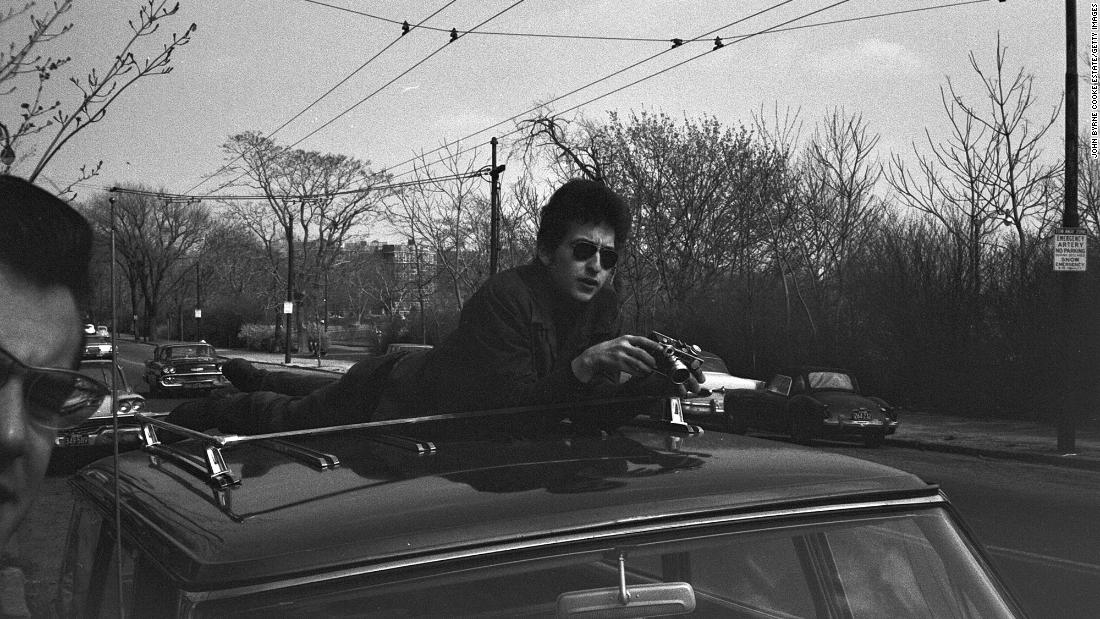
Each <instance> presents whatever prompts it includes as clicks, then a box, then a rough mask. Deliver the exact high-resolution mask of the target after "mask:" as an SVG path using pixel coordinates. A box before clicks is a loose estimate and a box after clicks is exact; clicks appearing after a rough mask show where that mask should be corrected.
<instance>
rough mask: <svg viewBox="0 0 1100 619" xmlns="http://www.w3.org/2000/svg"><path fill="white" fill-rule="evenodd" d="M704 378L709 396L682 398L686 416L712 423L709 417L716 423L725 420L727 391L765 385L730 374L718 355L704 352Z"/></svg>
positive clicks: (756, 387) (704, 384)
mask: <svg viewBox="0 0 1100 619" xmlns="http://www.w3.org/2000/svg"><path fill="white" fill-rule="evenodd" d="M700 356H701V357H702V358H703V376H704V377H705V378H706V380H705V381H704V382H703V386H704V387H706V388H707V392H708V393H707V395H705V396H701V397H695V398H682V399H681V401H682V403H683V409H684V413H685V414H689V415H699V416H700V417H699V419H700V420H702V421H704V422H706V421H711V420H710V419H707V417H713V418H714V419H713V420H714V421H717V420H719V419H724V413H725V397H726V390H727V389H759V388H760V387H761V386H762V385H763V383H762V382H760V381H758V380H754V379H751V378H741V377H739V376H733V375H732V374H730V372H729V369H728V368H727V367H726V363H725V362H724V361H722V359H721V358H719V357H718V356H717V355H715V354H713V353H709V352H706V351H704V352H703V353H702V354H701V355H700Z"/></svg>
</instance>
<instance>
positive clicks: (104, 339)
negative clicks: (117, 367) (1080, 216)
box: [80, 335, 114, 359]
mask: <svg viewBox="0 0 1100 619" xmlns="http://www.w3.org/2000/svg"><path fill="white" fill-rule="evenodd" d="M113 352H114V346H113V345H112V344H111V338H110V336H104V335H85V336H84V352H83V353H81V355H80V358H81V359H110V358H111V354H112V353H113Z"/></svg>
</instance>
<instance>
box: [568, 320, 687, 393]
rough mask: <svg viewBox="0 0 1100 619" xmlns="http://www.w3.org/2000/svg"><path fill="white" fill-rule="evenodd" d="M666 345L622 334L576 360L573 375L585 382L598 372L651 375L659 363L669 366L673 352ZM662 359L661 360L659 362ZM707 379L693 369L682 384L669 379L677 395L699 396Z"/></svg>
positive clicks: (587, 350) (638, 336)
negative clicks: (669, 358) (701, 384)
mask: <svg viewBox="0 0 1100 619" xmlns="http://www.w3.org/2000/svg"><path fill="white" fill-rule="evenodd" d="M671 354H672V353H671V352H668V350H667V349H666V347H665V346H663V345H661V344H658V343H657V342H654V341H653V340H651V339H649V338H647V337H642V336H640V335H622V336H619V337H617V338H615V339H613V340H607V341H606V342H600V343H599V344H596V345H595V346H592V347H590V348H588V349H586V350H585V351H584V352H582V353H581V354H580V355H578V356H577V357H576V358H575V359H573V374H574V375H575V376H576V377H577V380H579V381H581V382H582V383H588V382H590V381H591V380H592V378H593V377H594V376H596V375H597V374H607V375H610V376H618V375H619V374H620V373H623V372H625V373H627V374H630V375H631V376H648V375H649V374H652V373H653V372H654V371H655V370H656V369H657V368H658V367H660V366H670V365H671V363H669V362H668V360H667V358H668V357H669V356H670V355H671ZM658 359H660V362H658ZM704 380H706V378H705V376H704V375H703V370H702V369H701V368H700V369H696V370H693V371H692V372H691V375H690V376H689V377H688V379H687V380H686V381H685V382H684V383H682V384H674V383H672V382H671V381H669V385H670V386H671V387H672V388H673V391H674V395H677V396H692V395H700V394H701V392H702V391H703V389H704V388H703V387H701V386H700V383H702V382H703V381H704Z"/></svg>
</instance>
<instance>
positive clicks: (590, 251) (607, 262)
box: [569, 239, 619, 271]
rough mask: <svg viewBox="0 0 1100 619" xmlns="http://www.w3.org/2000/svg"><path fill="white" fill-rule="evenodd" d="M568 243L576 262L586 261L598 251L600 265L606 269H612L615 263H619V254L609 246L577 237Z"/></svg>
mask: <svg viewBox="0 0 1100 619" xmlns="http://www.w3.org/2000/svg"><path fill="white" fill-rule="evenodd" d="M569 245H570V246H572V247H573V259H574V260H576V261H577V262H588V260H589V259H590V258H591V257H592V256H595V255H596V252H599V254H600V265H601V266H603V268H605V269H607V270H608V271H610V270H611V269H614V268H615V265H616V264H618V263H619V254H618V253H617V252H616V251H615V250H614V249H611V248H610V247H600V246H599V245H597V244H595V243H593V242H592V241H586V240H584V239H577V240H576V241H573V242H572V243H570V244H569Z"/></svg>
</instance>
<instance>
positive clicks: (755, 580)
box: [199, 509, 1012, 619]
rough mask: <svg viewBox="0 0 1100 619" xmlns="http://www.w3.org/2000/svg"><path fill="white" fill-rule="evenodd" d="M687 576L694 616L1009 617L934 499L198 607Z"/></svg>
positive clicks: (429, 603) (376, 609)
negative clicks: (621, 568) (621, 563)
mask: <svg viewBox="0 0 1100 619" xmlns="http://www.w3.org/2000/svg"><path fill="white" fill-rule="evenodd" d="M620 552H622V553H625V555H624V556H625V565H626V581H627V583H628V585H636V584H643V583H656V582H688V583H690V584H691V585H692V587H693V589H694V593H695V598H696V603H697V608H696V611H695V612H694V613H693V614H692V615H690V616H694V617H823V616H850V617H853V619H864V618H878V617H959V618H968V617H974V618H977V617H1010V616H1012V615H1011V612H1010V610H1009V609H1008V608H1007V607H1006V606H1005V605H1004V602H1003V601H1002V600H1001V598H1000V594H999V593H998V591H997V590H996V588H995V585H994V584H993V582H992V581H991V580H990V579H989V577H988V575H987V574H986V573H985V572H984V571H983V570H982V568H981V566H980V565H979V564H978V563H977V562H976V561H975V560H974V558H973V556H972V555H971V554H970V551H969V550H968V548H967V547H966V545H965V543H964V542H963V541H962V539H961V537H960V536H959V533H958V531H957V530H955V528H954V527H953V525H952V524H951V523H950V521H949V520H948V518H947V516H946V514H945V513H944V512H943V511H942V510H939V509H934V510H922V511H920V512H917V511H914V512H911V513H905V514H896V515H889V516H879V517H873V516H870V517H862V518H858V519H843V520H842V519H838V518H836V517H834V519H833V520H831V521H829V520H823V521H819V522H816V523H812V524H800V525H786V526H771V527H766V528H757V529H752V530H740V531H736V532H732V533H731V532H728V531H726V532H721V533H711V534H706V535H700V534H696V535H694V536H693V537H687V538H680V539H667V538H666V539H665V540H657V541H653V540H645V541H638V540H634V542H633V543H624V544H623V547H622V548H609V547H603V548H598V549H593V550H588V551H581V550H575V551H572V552H564V551H561V550H559V551H558V552H557V553H553V554H550V555H547V556H544V557H541V558H537V559H529V560H517V559H515V558H508V557H503V558H501V557H498V558H496V559H493V558H491V557H488V558H487V557H481V558H479V559H476V560H471V563H470V564H467V565H452V566H451V568H449V569H448V570H447V571H445V572H443V573H439V572H435V573H431V574H422V575H420V576H418V577H414V578H403V579H402V580H400V581H399V582H395V583H392V584H383V585H379V584H377V583H378V581H377V579H378V575H377V574H375V575H374V580H373V581H372V582H369V583H367V582H364V583H363V585H362V586H355V585H353V584H349V583H348V582H344V583H333V582H331V581H329V582H325V583H319V584H316V585H314V586H312V587H304V588H298V589H297V590H296V591H294V593H293V595H279V594H278V593H277V592H273V591H267V592H265V593H264V594H263V595H257V596H255V597H252V598H249V599H239V600H236V601H230V602H226V603H222V604H219V605H218V606H216V607H210V608H208V609H206V610H205V612H203V609H202V608H200V609H199V610H200V612H199V615H200V616H223V615H225V616H229V615H231V616H236V617H255V618H261V617H263V618H265V619H266V617H268V616H270V615H271V614H279V615H292V616H350V615H354V616H357V617H394V616H401V617H404V616H414V617H419V616H450V617H472V616H500V617H513V616H523V617H531V616H534V617H542V616H549V617H552V616H554V611H555V604H556V600H557V598H558V596H559V595H561V594H563V593H567V592H575V591H581V590H586V589H594V588H614V587H617V585H618V582H619V573H618V562H617V558H618V556H619V553H620Z"/></svg>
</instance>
